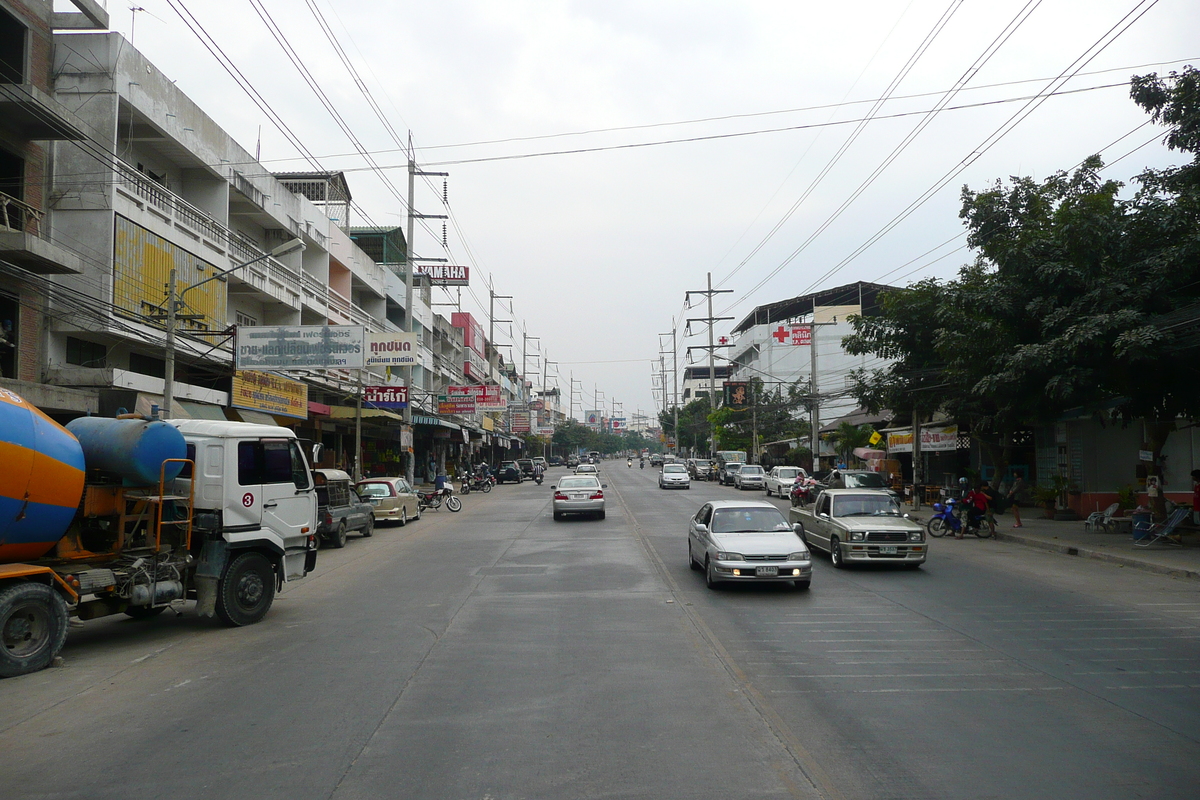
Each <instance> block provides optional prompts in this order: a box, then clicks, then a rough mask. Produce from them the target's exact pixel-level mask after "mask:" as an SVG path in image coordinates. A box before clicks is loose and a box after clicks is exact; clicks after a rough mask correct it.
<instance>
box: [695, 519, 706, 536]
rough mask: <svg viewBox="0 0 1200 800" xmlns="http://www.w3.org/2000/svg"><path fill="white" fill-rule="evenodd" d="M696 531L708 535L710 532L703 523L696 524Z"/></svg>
mask: <svg viewBox="0 0 1200 800" xmlns="http://www.w3.org/2000/svg"><path fill="white" fill-rule="evenodd" d="M696 530H697V531H698V532H699V533H707V532H708V526H707V525H705V524H704V523H703V522H697V523H696Z"/></svg>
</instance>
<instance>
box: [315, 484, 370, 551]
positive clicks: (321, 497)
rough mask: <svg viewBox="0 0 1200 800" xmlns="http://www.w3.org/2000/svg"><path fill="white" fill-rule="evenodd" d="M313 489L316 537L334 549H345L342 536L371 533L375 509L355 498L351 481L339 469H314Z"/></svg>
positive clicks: (344, 537) (357, 496)
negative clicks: (315, 507)
mask: <svg viewBox="0 0 1200 800" xmlns="http://www.w3.org/2000/svg"><path fill="white" fill-rule="evenodd" d="M313 480H314V482H315V483H316V486H317V536H318V537H320V539H321V541H323V542H328V543H329V544H331V545H333V546H334V547H345V546H346V534H347V533H349V532H350V531H362V535H363V536H364V537H366V536H370V535H371V534H373V533H374V532H375V506H373V505H372V504H371V503H369V502H367V501H365V500H363V499H362V498H361V497H359V495H358V492H357V491H355V489H354V483H353V480H352V479H351V478H350V476H349V475H348V474H347V473H345V472H342V471H341V470H340V469H314V470H313Z"/></svg>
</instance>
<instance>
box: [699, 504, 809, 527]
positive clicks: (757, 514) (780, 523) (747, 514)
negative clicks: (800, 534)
mask: <svg viewBox="0 0 1200 800" xmlns="http://www.w3.org/2000/svg"><path fill="white" fill-rule="evenodd" d="M791 529H792V528H791V526H790V525H788V522H787V520H786V519H784V518H783V514H781V513H779V509H777V508H765V507H764V508H718V509H717V510H716V511H714V512H713V520H712V532H713V533H762V532H764V531H772V532H773V531H788V530H791Z"/></svg>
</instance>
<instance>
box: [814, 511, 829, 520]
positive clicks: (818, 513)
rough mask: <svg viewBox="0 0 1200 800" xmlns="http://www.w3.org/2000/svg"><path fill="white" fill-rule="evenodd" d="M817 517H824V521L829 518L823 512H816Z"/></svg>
mask: <svg viewBox="0 0 1200 800" xmlns="http://www.w3.org/2000/svg"><path fill="white" fill-rule="evenodd" d="M817 516H818V517H825V518H826V519H828V518H829V515H828V514H826V513H825V512H824V511H820V512H817Z"/></svg>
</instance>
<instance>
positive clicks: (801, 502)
mask: <svg viewBox="0 0 1200 800" xmlns="http://www.w3.org/2000/svg"><path fill="white" fill-rule="evenodd" d="M816 491H817V482H816V481H815V480H813V479H812V478H801V479H799V480H797V481H796V482H795V483H793V484H792V490H791V491H790V492H789V493H788V497H789V498H790V499H791V501H792V506H793V507H796V506H800V507H801V508H803V507H804V506H806V505H808V504H809V503H811V502H812V501H813V495H814V494H816Z"/></svg>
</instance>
